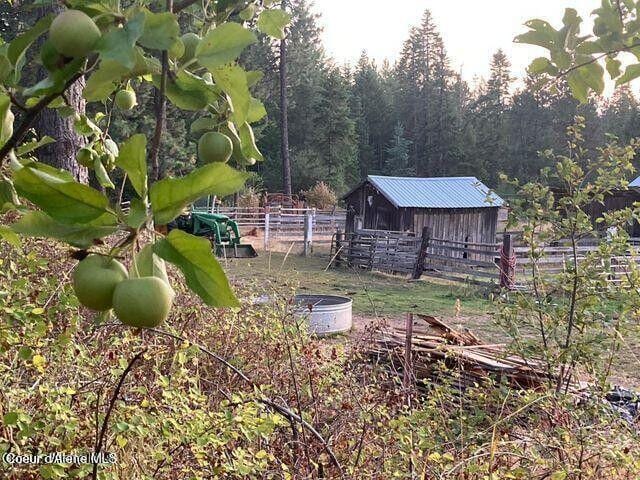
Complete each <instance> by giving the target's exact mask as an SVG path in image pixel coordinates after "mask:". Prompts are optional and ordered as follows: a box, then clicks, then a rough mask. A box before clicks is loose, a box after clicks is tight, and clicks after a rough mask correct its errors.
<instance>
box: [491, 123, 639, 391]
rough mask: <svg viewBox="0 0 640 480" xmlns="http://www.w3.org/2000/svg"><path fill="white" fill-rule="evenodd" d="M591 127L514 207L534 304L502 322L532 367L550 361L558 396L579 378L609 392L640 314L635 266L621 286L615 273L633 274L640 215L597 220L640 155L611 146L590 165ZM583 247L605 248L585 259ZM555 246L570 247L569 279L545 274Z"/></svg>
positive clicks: (522, 297)
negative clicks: (631, 255)
mask: <svg viewBox="0 0 640 480" xmlns="http://www.w3.org/2000/svg"><path fill="white" fill-rule="evenodd" d="M583 121H584V119H582V118H580V117H578V118H577V119H576V124H575V125H574V126H572V127H570V128H569V129H568V132H567V137H568V141H567V151H568V153H567V154H564V155H562V154H556V153H554V152H552V151H548V152H545V155H546V156H547V157H549V159H550V160H551V161H552V162H553V164H555V167H554V168H548V169H545V170H544V171H543V172H542V177H541V180H540V181H538V182H530V183H527V184H525V185H522V186H521V187H520V190H519V192H518V199H517V200H514V201H513V202H512V204H511V207H512V212H511V217H510V224H511V225H515V224H518V225H522V228H523V230H524V231H523V235H522V241H523V243H524V245H525V246H526V248H527V254H528V263H527V264H526V265H525V270H526V274H527V282H526V283H527V286H528V289H529V291H530V292H531V294H529V293H524V294H515V295H513V296H512V298H508V299H507V301H506V302H505V304H504V308H503V310H502V311H501V313H500V315H499V320H500V323H501V324H502V325H503V326H504V327H505V329H506V331H507V332H508V333H509V334H510V335H511V336H512V337H513V348H514V349H515V350H516V351H517V352H518V353H519V354H521V355H523V356H524V357H525V358H526V357H534V358H542V359H543V360H544V362H545V365H546V367H547V368H548V372H549V378H552V376H556V378H557V384H556V385H554V386H555V387H556V388H557V390H558V391H560V390H562V389H564V388H566V387H567V385H568V384H569V383H570V382H571V381H572V380H574V379H575V376H576V375H577V373H576V372H589V373H590V374H592V375H596V376H597V377H598V378H599V380H600V381H601V385H603V386H604V385H606V380H607V377H608V376H609V375H610V368H611V358H612V355H615V352H616V351H617V350H618V347H617V344H618V342H619V341H620V339H621V338H623V337H624V332H625V331H626V329H627V326H628V324H629V322H630V321H631V320H632V318H633V316H634V315H635V312H636V311H637V309H638V303H637V298H636V296H635V295H629V288H630V287H632V288H635V287H634V285H635V284H636V282H637V277H638V272H637V271H636V270H637V269H636V268H635V263H633V262H631V265H630V267H629V268H630V269H631V271H630V273H629V275H628V276H627V277H628V278H626V279H624V280H622V282H615V281H612V276H613V275H614V270H615V266H614V264H615V263H616V262H617V261H618V260H619V259H620V260H621V261H622V262H623V263H625V264H626V262H625V260H624V258H625V255H627V250H628V248H629V247H628V243H627V241H628V237H629V235H628V233H627V231H626V230H625V227H626V226H627V225H628V224H629V223H631V222H633V221H637V219H638V218H640V210H638V206H637V205H636V206H633V207H626V208H624V209H622V210H611V211H604V213H602V214H601V215H600V216H599V217H598V218H596V219H595V220H593V219H592V218H591V215H590V212H591V211H592V209H593V208H594V207H596V206H597V205H598V204H600V203H603V202H604V201H605V199H606V198H607V197H608V196H609V195H611V194H612V193H613V192H615V191H621V190H626V189H627V188H628V182H627V181H626V180H625V178H626V177H627V175H628V173H629V172H632V171H634V167H633V165H632V160H633V158H634V156H635V154H636V151H637V149H638V145H637V142H635V141H632V142H631V143H630V144H629V145H628V146H623V145H620V144H618V143H617V141H616V140H611V141H610V142H609V143H608V144H606V145H605V146H604V147H602V148H601V149H600V151H599V153H598V155H597V157H595V158H590V157H589V155H588V152H587V150H586V149H585V148H584V137H583V131H584V124H583ZM516 184H517V182H516ZM604 232H606V235H601V234H602V233H604ZM584 241H591V242H592V243H595V245H596V247H597V248H595V249H594V250H593V251H590V252H589V253H586V254H585V253H583V250H581V245H583V243H582V242H584ZM549 245H566V252H567V253H566V260H565V265H564V267H563V268H562V269H561V271H560V272H557V273H555V272H552V273H548V272H547V271H546V269H545V268H544V267H545V261H546V259H547V258H548V253H547V251H546V249H547V247H548V246H549Z"/></svg>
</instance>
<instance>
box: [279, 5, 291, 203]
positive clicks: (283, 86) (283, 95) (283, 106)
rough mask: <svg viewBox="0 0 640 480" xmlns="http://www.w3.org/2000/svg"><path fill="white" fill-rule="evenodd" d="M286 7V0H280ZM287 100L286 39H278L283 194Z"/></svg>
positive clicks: (287, 166) (287, 168) (287, 175)
mask: <svg viewBox="0 0 640 480" xmlns="http://www.w3.org/2000/svg"><path fill="white" fill-rule="evenodd" d="M282 9H283V10H285V9H286V0H282ZM287 116H288V102H287V41H286V39H282V40H280V153H281V156H282V186H283V188H284V194H285V195H288V196H289V197H290V196H291V193H292V192H291V160H290V158H289V121H288V118H287Z"/></svg>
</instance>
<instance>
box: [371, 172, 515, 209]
mask: <svg viewBox="0 0 640 480" xmlns="http://www.w3.org/2000/svg"><path fill="white" fill-rule="evenodd" d="M367 181H369V182H371V184H372V185H373V186H374V187H376V188H377V189H378V190H379V191H380V193H382V194H383V195H384V196H385V197H386V198H387V199H388V200H389V201H390V202H391V203H392V204H393V205H395V206H396V207H397V208H486V207H500V206H502V205H503V203H504V201H503V200H502V198H500V197H499V196H498V195H497V194H496V193H494V192H492V191H491V190H490V189H489V188H488V187H487V186H486V185H485V184H483V183H482V182H481V181H480V180H478V179H477V178H476V177H431V178H415V177H383V176H380V175H369V176H368V177H367Z"/></svg>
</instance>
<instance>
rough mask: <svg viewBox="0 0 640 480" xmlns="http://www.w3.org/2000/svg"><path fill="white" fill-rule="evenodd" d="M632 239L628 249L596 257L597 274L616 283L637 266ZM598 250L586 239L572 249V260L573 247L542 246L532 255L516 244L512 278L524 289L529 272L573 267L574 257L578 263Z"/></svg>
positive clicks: (547, 272) (545, 272) (639, 257)
mask: <svg viewBox="0 0 640 480" xmlns="http://www.w3.org/2000/svg"><path fill="white" fill-rule="evenodd" d="M639 240H640V239H637V238H632V239H630V240H629V243H628V249H627V251H626V252H625V253H624V254H621V255H614V256H611V257H609V258H607V259H604V260H600V261H599V263H598V264H596V265H594V267H595V268H596V270H597V273H598V274H599V275H602V276H603V277H605V278H606V280H607V281H608V282H613V283H620V282H622V281H623V280H625V279H626V278H628V275H629V274H630V273H631V271H632V269H633V268H635V267H639V266H640V255H639V254H638V253H639V252H638V247H637V245H638V241H639ZM597 249H598V247H597V245H595V244H594V243H593V241H587V242H586V244H581V245H579V246H578V247H577V248H576V257H575V259H574V256H573V249H572V248H571V247H569V246H566V245H553V246H544V247H542V249H541V250H542V251H543V252H544V255H543V256H541V258H535V259H534V258H532V256H531V254H530V252H529V248H528V247H523V246H517V247H515V248H514V254H515V258H516V261H515V269H514V270H515V272H514V274H515V279H516V284H517V285H518V287H519V288H525V286H526V284H527V282H529V281H530V280H531V277H532V272H533V270H534V268H535V270H536V271H537V272H538V273H539V274H541V275H553V274H559V273H563V272H567V271H568V270H570V269H572V268H573V265H574V263H575V260H577V262H578V263H581V262H584V261H585V260H586V259H587V256H588V255H589V254H590V253H593V252H595V251H596V250H597Z"/></svg>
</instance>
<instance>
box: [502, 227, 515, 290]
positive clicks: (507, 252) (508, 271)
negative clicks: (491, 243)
mask: <svg viewBox="0 0 640 480" xmlns="http://www.w3.org/2000/svg"><path fill="white" fill-rule="evenodd" d="M515 260H516V257H515V254H514V252H513V243H512V242H511V235H510V234H508V233H507V234H505V235H504V236H503V237H502V251H501V252H500V288H506V289H508V290H513V289H514V288H515V283H516V278H515V277H516V264H515Z"/></svg>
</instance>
